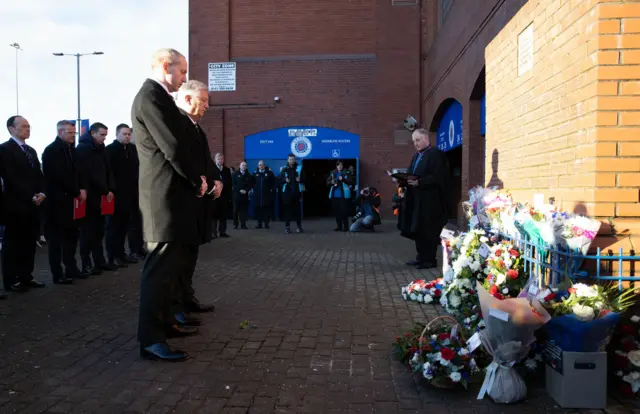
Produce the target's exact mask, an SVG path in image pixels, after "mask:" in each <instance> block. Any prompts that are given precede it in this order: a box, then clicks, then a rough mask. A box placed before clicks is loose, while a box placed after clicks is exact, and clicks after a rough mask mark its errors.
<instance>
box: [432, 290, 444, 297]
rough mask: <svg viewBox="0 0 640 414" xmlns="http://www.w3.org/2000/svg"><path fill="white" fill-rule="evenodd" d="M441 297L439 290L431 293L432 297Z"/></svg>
mask: <svg viewBox="0 0 640 414" xmlns="http://www.w3.org/2000/svg"><path fill="white" fill-rule="evenodd" d="M440 295H442V291H441V290H440V289H436V290H434V291H433V296H434V297H436V298H439V297H440Z"/></svg>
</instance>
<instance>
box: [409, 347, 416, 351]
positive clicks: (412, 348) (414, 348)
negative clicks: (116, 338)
mask: <svg viewBox="0 0 640 414" xmlns="http://www.w3.org/2000/svg"><path fill="white" fill-rule="evenodd" d="M417 350H418V348H416V347H415V346H412V347H411V348H409V352H416V351H417Z"/></svg>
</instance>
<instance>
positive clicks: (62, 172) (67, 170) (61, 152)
mask: <svg viewBox="0 0 640 414" xmlns="http://www.w3.org/2000/svg"><path fill="white" fill-rule="evenodd" d="M57 128H58V136H57V137H56V139H55V140H54V141H53V142H52V143H51V144H49V146H48V147H47V148H45V150H44V152H43V153H42V170H43V172H44V182H45V189H46V191H47V194H48V195H49V198H48V199H47V203H46V206H45V235H46V238H47V241H48V244H49V266H50V267H51V273H52V275H53V283H57V284H64V285H67V284H71V283H72V282H73V279H74V278H81V277H86V276H83V275H82V274H81V273H80V270H79V269H78V265H77V263H76V248H77V245H78V229H79V225H78V221H77V220H74V209H75V206H74V203H75V198H76V197H78V198H79V199H80V200H86V199H87V191H86V190H85V188H86V185H85V183H84V180H83V177H81V176H80V174H79V172H78V168H77V165H76V147H75V135H76V127H75V124H74V123H73V122H71V121H60V122H58V124H57ZM61 261H62V263H63V264H64V272H63V270H62V266H61V265H60V262H61Z"/></svg>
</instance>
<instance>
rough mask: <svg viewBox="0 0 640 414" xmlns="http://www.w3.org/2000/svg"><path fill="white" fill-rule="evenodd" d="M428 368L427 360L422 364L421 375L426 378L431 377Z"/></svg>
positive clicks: (429, 366) (429, 365)
mask: <svg viewBox="0 0 640 414" xmlns="http://www.w3.org/2000/svg"><path fill="white" fill-rule="evenodd" d="M430 368H431V364H429V363H428V362H425V363H424V365H423V366H422V375H423V376H424V377H425V378H426V379H428V380H430V379H433V375H432V374H431V371H430Z"/></svg>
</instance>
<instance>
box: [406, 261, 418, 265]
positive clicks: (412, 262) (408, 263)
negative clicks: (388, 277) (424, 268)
mask: <svg viewBox="0 0 640 414" xmlns="http://www.w3.org/2000/svg"><path fill="white" fill-rule="evenodd" d="M406 264H407V266H418V265H419V264H420V262H419V261H418V260H409V261H408V262H407V263H406Z"/></svg>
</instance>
